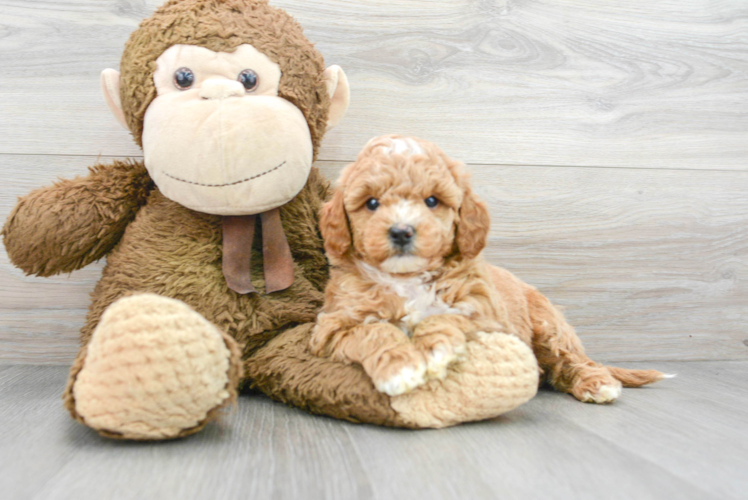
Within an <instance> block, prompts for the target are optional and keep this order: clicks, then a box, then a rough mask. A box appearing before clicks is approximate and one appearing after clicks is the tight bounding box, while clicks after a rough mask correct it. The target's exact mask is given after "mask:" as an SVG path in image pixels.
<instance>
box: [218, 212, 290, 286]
mask: <svg viewBox="0 0 748 500" xmlns="http://www.w3.org/2000/svg"><path fill="white" fill-rule="evenodd" d="M260 221H261V222H262V260H263V268H264V271H265V293H272V292H277V291H280V290H285V289H286V288H288V287H290V286H291V285H292V284H293V279H294V276H293V257H292V256H291V248H290V247H289V246H288V240H287V239H286V233H285V232H284V231H283V225H282V224H281V219H280V209H278V208H275V209H273V210H270V211H268V212H263V213H261V214H260ZM254 235H255V216H254V215H237V216H225V217H223V264H222V268H223V276H224V278H225V279H226V284H227V285H228V287H229V288H230V289H231V290H233V291H235V292H236V293H241V294H247V293H256V292H257V290H256V289H255V287H254V285H252V266H251V257H252V240H254Z"/></svg>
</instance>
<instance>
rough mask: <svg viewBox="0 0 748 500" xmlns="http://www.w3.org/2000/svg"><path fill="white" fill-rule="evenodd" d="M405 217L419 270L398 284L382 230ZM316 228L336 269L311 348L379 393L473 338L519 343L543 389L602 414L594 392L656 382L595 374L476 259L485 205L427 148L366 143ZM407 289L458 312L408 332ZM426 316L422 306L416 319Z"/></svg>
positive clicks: (550, 314)
mask: <svg viewBox="0 0 748 500" xmlns="http://www.w3.org/2000/svg"><path fill="white" fill-rule="evenodd" d="M398 141H399V143H400V144H404V142H403V141H411V143H413V142H415V143H416V144H417V146H415V147H414V148H415V151H411V152H410V154H403V153H402V152H397V153H393V147H394V146H393V144H395V143H396V142H398ZM432 195H433V196H435V197H436V198H438V200H439V204H438V205H437V206H436V207H434V208H428V207H426V205H425V204H424V202H423V200H424V199H426V198H428V197H430V196H432ZM370 199H376V200H378V202H379V206H378V207H377V208H376V209H374V210H371V209H370V208H367V206H366V204H365V203H366V201H367V200H370ZM402 207H408V215H407V217H409V219H408V221H410V220H413V221H416V222H406V223H407V224H412V225H413V227H414V240H413V241H414V242H413V247H412V250H410V252H409V253H408V256H415V257H419V258H421V261H420V262H421V264H420V265H419V266H418V267H417V268H416V267H414V268H412V269H407V270H406V271H405V272H394V273H391V272H386V270H387V269H386V267H385V266H386V265H387V263H388V262H390V261H391V260H392V259H398V258H399V259H402V257H399V256H398V252H397V247H396V246H395V245H393V244H392V243H391V241H390V238H389V234H388V231H389V229H390V227H394V225H396V224H402V220H403V219H402V217H403V216H402V215H401V214H402V213H403V210H404V209H403V208H402ZM398 210H400V211H399V212H398ZM407 217H406V218H407ZM320 224H321V231H322V234H323V236H324V239H325V248H326V249H327V252H328V256H329V258H330V260H331V262H332V263H333V265H334V266H335V267H334V268H333V270H332V274H331V279H330V282H329V283H328V285H327V289H326V293H325V305H324V307H323V312H322V313H320V315H319V317H318V322H317V326H316V327H315V331H314V336H313V338H312V346H313V351H314V352H315V353H316V354H318V355H321V356H327V357H331V358H333V359H337V360H341V361H345V362H356V363H359V364H361V365H362V366H363V368H364V370H365V371H366V372H367V373H368V374H369V376H370V377H372V379H373V380H374V382H375V383H377V384H379V383H384V382H386V381H387V380H388V379H391V378H392V377H393V376H394V375H395V374H397V373H400V372H401V371H402V370H403V369H404V368H410V369H412V370H416V369H417V367H418V366H419V365H423V364H424V363H427V362H428V360H429V356H430V355H431V354H432V353H433V352H434V349H439V350H441V351H442V352H443V353H444V352H447V353H449V354H450V355H451V356H452V357H454V355H455V353H457V352H458V351H459V350H460V349H461V348H462V347H463V346H464V344H465V342H466V337H469V336H471V335H474V334H476V333H477V332H478V331H487V332H491V331H498V332H500V331H509V332H511V333H514V334H516V335H518V336H519V337H520V338H521V339H522V340H523V341H524V342H525V343H527V344H528V345H531V346H532V347H533V350H534V352H535V354H536V356H537V358H538V362H539V365H540V367H541V369H542V370H543V371H544V372H545V375H546V379H547V381H548V382H550V383H551V384H552V385H553V386H554V387H555V388H556V389H558V390H560V391H563V392H569V393H571V394H573V395H574V396H575V397H576V398H578V399H580V400H585V401H590V400H595V401H598V402H607V401H609V400H610V399H608V400H606V395H605V394H598V393H599V391H600V389H601V388H602V387H603V386H608V387H610V388H612V389H615V388H620V386H621V382H623V383H625V385H626V386H627V387H636V386H640V385H643V384H647V383H651V382H655V381H657V380H660V379H661V378H662V377H663V374H662V373H660V372H657V371H655V370H649V371H643V370H623V369H620V368H613V367H605V366H602V365H599V364H597V363H595V362H593V361H592V360H590V359H589V358H588V357H587V356H586V355H585V354H584V349H583V348H582V344H581V342H580V340H579V338H578V337H577V335H576V333H575V332H574V330H573V328H572V327H571V326H570V325H569V324H568V323H567V322H566V321H565V320H564V318H563V316H562V315H561V313H560V312H559V311H558V310H557V309H556V308H555V307H554V306H553V305H552V304H551V303H550V302H549V301H548V299H546V298H545V297H544V296H543V295H542V294H540V293H539V292H538V291H537V290H536V289H535V288H533V287H530V286H528V285H526V284H524V283H522V282H521V281H519V280H518V279H517V278H516V277H514V276H513V275H511V274H510V273H509V272H508V271H505V270H503V269H499V268H495V267H493V266H489V265H488V264H487V263H486V262H485V261H484V260H483V259H482V257H480V256H478V254H479V253H480V251H481V250H482V249H483V247H484V246H485V244H486V238H487V235H488V228H489V220H488V213H487V210H486V208H485V205H484V204H483V202H482V201H480V200H479V199H478V198H477V197H476V196H475V194H474V193H473V192H472V190H471V188H470V186H469V183H468V180H467V175H466V173H465V171H464V168H463V166H462V165H461V164H460V163H459V162H456V161H454V160H452V159H450V158H449V157H447V156H446V155H445V154H444V153H443V152H442V151H441V150H439V149H438V148H437V147H436V146H434V145H433V144H431V143H428V142H426V141H421V140H416V139H405V138H402V137H400V136H385V137H382V138H379V139H375V140H372V141H370V142H369V144H368V145H367V146H366V147H365V148H364V150H363V151H362V152H361V154H360V155H359V157H358V159H357V161H356V162H355V163H353V164H351V165H349V166H348V167H346V168H345V169H344V170H343V172H342V173H341V176H340V180H339V182H338V186H337V189H336V192H335V194H334V195H333V198H332V199H331V200H330V201H329V202H328V203H327V204H326V205H325V206H324V208H323V210H322V217H321V222H320ZM404 279H411V280H416V281H415V283H417V285H416V286H421V287H424V286H433V288H434V290H435V292H436V293H435V296H436V298H437V299H440V300H441V302H442V303H443V305H445V306H448V307H450V308H453V309H456V310H458V311H460V312H457V313H455V312H452V313H450V314H444V313H438V311H437V313H433V312H432V313H431V314H435V315H432V316H428V317H426V318H425V319H423V320H422V321H420V322H417V323H416V324H414V325H411V324H408V322H407V319H408V317H409V315H412V314H413V311H412V310H409V309H408V306H407V301H408V300H409V299H411V297H408V296H407V295H406V296H403V294H402V293H401V294H398V293H395V291H394V287H397V286H402V283H403V281H402V280H404ZM433 304H434V303H429V304H422V305H421V309H426V308H427V306H428V307H433ZM411 307H413V306H411ZM404 330H405V331H407V332H409V334H410V335H409V336H410V338H409V336H408V335H406V332H404ZM442 376H443V375H442Z"/></svg>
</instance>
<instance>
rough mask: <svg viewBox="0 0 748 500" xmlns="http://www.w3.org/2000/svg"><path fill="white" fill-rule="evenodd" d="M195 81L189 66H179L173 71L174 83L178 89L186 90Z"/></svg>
mask: <svg viewBox="0 0 748 500" xmlns="http://www.w3.org/2000/svg"><path fill="white" fill-rule="evenodd" d="M193 83H195V73H193V72H192V70H191V69H190V68H179V69H178V70H176V71H175V72H174V85H176V86H177V88H178V89H179V90H186V89H188V88H190V87H192V84H193Z"/></svg>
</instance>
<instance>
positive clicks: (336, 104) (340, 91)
mask: <svg viewBox="0 0 748 500" xmlns="http://www.w3.org/2000/svg"><path fill="white" fill-rule="evenodd" d="M322 79H323V80H324V81H325V85H327V94H328V95H329V96H330V110H329V111H328V113H327V130H330V129H331V128H333V127H334V126H335V125H337V124H338V122H339V121H340V120H342V119H343V115H345V112H346V111H347V110H348V103H350V101H351V91H350V89H349V88H348V78H347V77H346V76H345V73H344V72H343V68H341V67H340V66H338V65H336V64H333V65H332V66H330V67H329V68H327V69H326V70H325V72H324V73H323V74H322Z"/></svg>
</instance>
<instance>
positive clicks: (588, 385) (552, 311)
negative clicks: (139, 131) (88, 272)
mask: <svg viewBox="0 0 748 500" xmlns="http://www.w3.org/2000/svg"><path fill="white" fill-rule="evenodd" d="M527 301H528V306H529V312H530V317H531V321H532V328H533V341H532V344H533V350H534V351H535V355H536V357H537V358H538V364H539V365H540V367H541V369H542V370H544V372H545V376H546V380H547V381H548V382H549V383H550V384H551V385H553V387H555V388H556V389H557V390H558V391H561V392H567V393H570V394H572V395H573V396H574V397H575V398H577V399H578V400H580V401H585V402H590V403H611V402H613V401H615V400H616V399H617V398H618V397H619V396H620V394H621V388H622V387H623V386H625V387H638V386H640V385H644V384H648V383H652V382H656V381H658V380H661V379H662V378H664V377H665V375H664V374H663V373H661V372H658V371H656V370H626V369H623V368H615V367H607V366H603V365H601V364H599V363H595V362H594V361H592V360H591V359H590V358H589V357H587V355H586V354H585V352H584V348H583V347H582V342H581V341H580V340H579V337H578V336H577V334H576V332H575V331H574V329H573V328H572V327H571V325H569V323H567V322H566V320H565V319H564V317H563V315H562V314H561V312H560V311H559V310H558V309H556V308H555V307H554V306H553V305H552V304H551V303H550V301H549V300H548V299H547V298H546V297H544V296H543V295H542V294H541V293H540V292H538V291H537V290H535V289H534V288H533V289H529V290H528V292H527Z"/></svg>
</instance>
